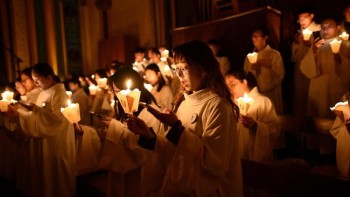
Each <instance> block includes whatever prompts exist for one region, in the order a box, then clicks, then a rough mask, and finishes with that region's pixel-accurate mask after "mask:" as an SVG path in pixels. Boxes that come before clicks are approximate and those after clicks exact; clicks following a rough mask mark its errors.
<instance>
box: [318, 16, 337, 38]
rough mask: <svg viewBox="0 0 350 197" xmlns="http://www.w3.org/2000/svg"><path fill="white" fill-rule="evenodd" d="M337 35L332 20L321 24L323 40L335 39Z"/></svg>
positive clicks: (334, 23) (335, 26)
mask: <svg viewBox="0 0 350 197" xmlns="http://www.w3.org/2000/svg"><path fill="white" fill-rule="evenodd" d="M338 35H339V29H338V27H337V23H336V22H335V21H334V20H332V19H327V20H324V21H323V22H322V24H321V36H322V38H323V39H326V40H327V39H331V38H335V37H337V36H338Z"/></svg>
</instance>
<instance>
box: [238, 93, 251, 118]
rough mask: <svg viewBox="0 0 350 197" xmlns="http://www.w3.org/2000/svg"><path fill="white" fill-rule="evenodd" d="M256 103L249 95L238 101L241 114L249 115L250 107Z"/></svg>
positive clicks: (245, 94)
mask: <svg viewBox="0 0 350 197" xmlns="http://www.w3.org/2000/svg"><path fill="white" fill-rule="evenodd" d="M253 103H254V99H252V98H250V97H249V96H248V94H247V93H244V96H243V97H239V98H238V99H237V105H238V107H239V111H240V114H242V115H247V113H248V110H249V108H250V106H251V105H252V104H253Z"/></svg>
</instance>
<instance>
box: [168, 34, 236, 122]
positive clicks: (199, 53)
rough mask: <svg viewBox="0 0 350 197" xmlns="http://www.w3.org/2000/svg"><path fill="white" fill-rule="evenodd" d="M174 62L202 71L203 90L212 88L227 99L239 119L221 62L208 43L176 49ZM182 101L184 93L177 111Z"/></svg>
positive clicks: (179, 97)
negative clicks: (183, 63) (222, 71)
mask: <svg viewBox="0 0 350 197" xmlns="http://www.w3.org/2000/svg"><path fill="white" fill-rule="evenodd" d="M174 60H175V63H180V62H182V61H183V60H185V61H186V62H187V63H188V65H189V66H195V67H197V68H198V69H200V70H201V71H202V74H203V75H204V79H203V80H202V88H210V89H211V90H212V91H214V92H215V93H216V94H217V95H219V96H220V97H221V98H224V99H226V100H227V101H228V102H229V103H230V104H231V105H232V107H233V110H234V114H235V115H236V118H238V117H239V109H238V107H237V105H236V104H234V103H233V101H232V100H231V93H230V91H229V89H228V87H227V85H226V83H225V79H224V77H223V76H222V74H221V72H220V67H219V62H218V61H217V60H216V59H215V57H214V55H213V53H212V51H211V50H210V48H209V47H208V45H207V44H206V43H204V42H201V41H198V40H195V41H191V42H187V43H184V44H182V45H179V46H177V47H175V48H174ZM182 100H183V91H181V92H180V94H179V95H178V96H177V98H176V102H175V110H176V109H177V107H178V106H179V105H180V103H181V102H182Z"/></svg>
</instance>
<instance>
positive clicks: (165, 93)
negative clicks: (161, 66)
mask: <svg viewBox="0 0 350 197" xmlns="http://www.w3.org/2000/svg"><path fill="white" fill-rule="evenodd" d="M157 88H158V85H156V86H154V87H153V88H152V90H151V93H152V95H153V96H154V98H155V99H156V101H157V104H158V106H160V109H161V110H163V109H164V108H167V109H172V104H173V99H174V96H173V92H172V91H171V89H170V88H169V86H167V85H164V86H163V87H162V89H161V90H160V91H159V92H158V91H157Z"/></svg>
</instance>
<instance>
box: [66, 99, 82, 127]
mask: <svg viewBox="0 0 350 197" xmlns="http://www.w3.org/2000/svg"><path fill="white" fill-rule="evenodd" d="M67 104H68V106H67V107H64V108H61V112H62V114H63V115H64V117H66V118H67V120H68V121H69V122H70V123H72V124H74V123H78V122H79V121H80V109H79V104H78V103H71V101H70V99H68V101H67Z"/></svg>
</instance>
